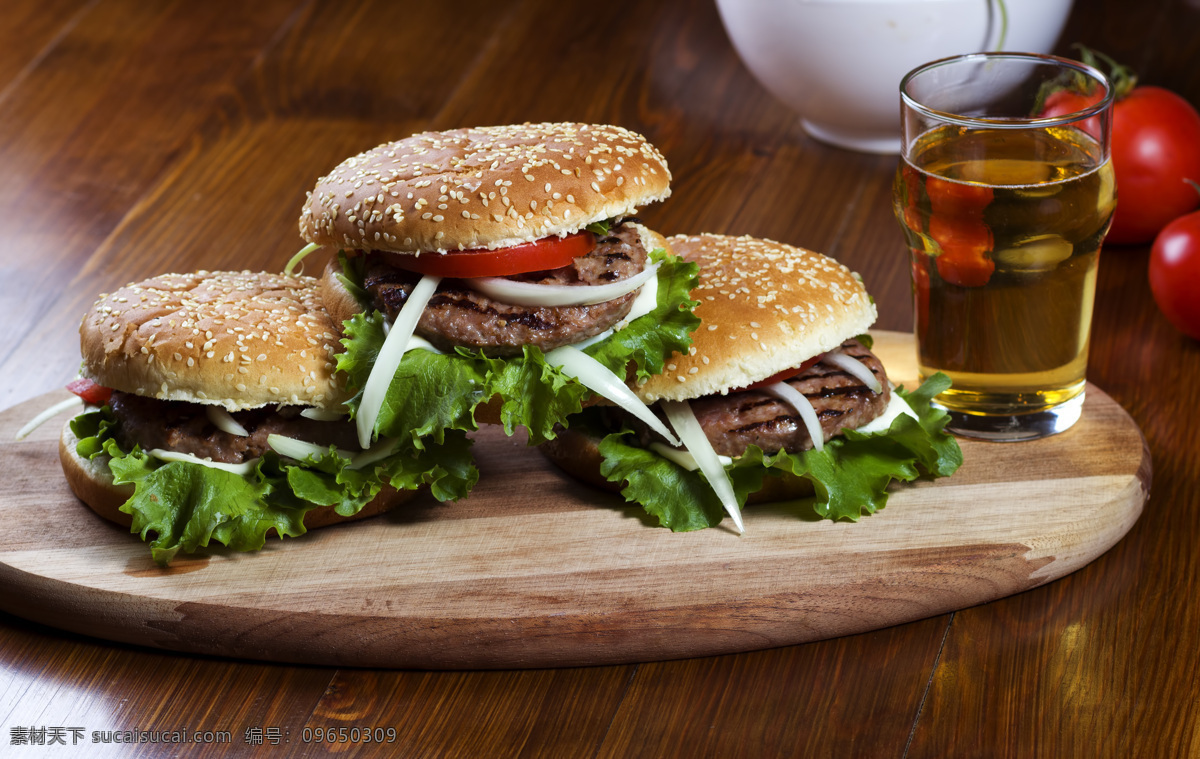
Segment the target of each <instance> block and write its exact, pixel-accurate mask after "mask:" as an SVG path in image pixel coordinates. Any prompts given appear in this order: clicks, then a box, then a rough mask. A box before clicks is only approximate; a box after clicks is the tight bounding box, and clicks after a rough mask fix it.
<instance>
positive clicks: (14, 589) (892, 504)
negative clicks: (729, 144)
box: [0, 332, 1151, 669]
mask: <svg viewBox="0 0 1200 759" xmlns="http://www.w3.org/2000/svg"><path fill="white" fill-rule="evenodd" d="M876 352H877V355H879V357H880V359H881V360H882V361H883V362H884V365H885V366H888V367H891V371H892V374H891V376H892V377H893V378H894V380H895V381H898V382H901V383H902V384H903V383H904V382H905V381H906V378H911V377H913V376H914V375H915V374H916V371H915V367H914V366H912V357H913V356H914V355H915V349H914V346H913V342H912V338H911V336H909V335H902V334H900V333H894V332H886V333H877V342H876ZM907 384H908V386H909V387H913V386H914V385H913V381H912V380H911V379H908V380H907ZM64 395H65V393H64ZM1088 396H1089V397H1088V399H1087V402H1086V404H1085V412H1084V416H1083V419H1082V420H1081V421H1080V422H1079V423H1078V424H1076V425H1075V426H1074V427H1073V428H1072V429H1070V430H1069V431H1068V432H1066V433H1064V434H1062V435H1058V436H1054V437H1051V438H1047V439H1045V440H1040V441H1037V442H1034V443H1030V444H1027V445H1011V444H1009V445H1002V444H992V443H984V442H977V441H964V442H963V448H964V452H963V456H964V460H965V463H964V466H963V467H962V469H961V470H960V471H959V472H958V473H957V474H956V475H955V476H954V477H951V478H943V479H941V480H937V481H925V482H918V483H916V484H914V485H912V486H907V485H904V486H899V485H898V486H897V487H895V489H894V492H893V493H892V495H891V497H890V499H889V502H888V506H887V507H886V508H885V509H883V510H882V511H880V512H878V513H877V514H875V515H873V516H870V517H869V518H865V519H862V520H860V521H859V522H857V523H850V522H839V523H832V522H827V521H823V520H820V519H817V518H816V516H815V514H813V513H812V511H811V508H808V509H807V510H806V509H805V505H806V502H804V501H800V502H791V503H785V504H771V505H766V506H756V507H751V508H750V509H749V510H748V512H747V515H746V518H747V520H748V521H747V528H748V529H747V532H746V533H745V534H744V535H742V536H740V537H739V536H737V535H736V534H735V533H733V532H732V531H731V530H729V529H719V528H718V529H710V530H703V531H697V532H693V533H680V534H675V533H671V532H670V531H668V530H664V529H655V528H652V527H650V526H648V525H647V524H645V523H644V522H645V521H646V519H645V515H644V514H643V513H642V512H641V510H640V509H639V508H636V507H627V506H625V504H624V500H623V499H622V498H620V497H619V496H613V495H610V494H608V493H604V492H600V491H595V490H593V489H591V488H588V487H586V486H583V485H581V484H580V483H578V482H575V481H573V480H571V479H570V478H568V477H565V476H563V475H562V474H561V473H560V472H559V471H558V470H557V469H555V467H554V466H553V465H552V464H550V463H549V462H548V461H547V460H546V459H545V458H544V457H542V456H541V455H540V453H539V452H538V451H537V450H536V449H531V448H529V447H528V446H525V445H522V444H521V442H520V441H519V440H517V439H514V438H508V437H505V436H504V434H503V431H502V430H501V429H500V428H498V427H484V428H483V429H482V430H480V432H479V433H478V434H477V435H475V446H474V449H473V450H474V453H475V456H476V458H477V460H478V463H479V468H480V478H481V481H480V483H479V485H477V486H476V488H475V490H474V491H472V494H471V495H470V496H469V497H468V498H466V499H463V500H462V501H459V502H457V503H453V504H438V503H437V502H436V501H434V500H433V499H432V498H429V497H428V496H423V497H421V498H419V499H418V501H417V502H416V503H410V504H408V505H406V506H404V507H402V508H401V509H400V510H399V511H398V512H393V513H390V514H388V515H385V516H384V517H380V518H377V519H372V520H369V521H366V522H362V523H356V524H352V525H343V526H339V527H337V528H333V529H325V530H321V531H313V532H311V533H309V534H308V535H306V536H304V537H303V538H301V539H298V540H295V541H292V540H288V541H286V542H276V541H271V542H270V543H269V544H268V547H267V549H266V550H263V551H261V552H258V553H255V554H237V553H231V552H227V551H223V550H220V549H219V548H218V549H216V550H205V551H202V552H200V553H198V554H194V555H191V556H181V557H178V558H177V559H176V560H175V561H174V562H173V563H172V564H171V566H170V567H168V568H167V569H165V570H164V569H161V568H159V567H158V566H156V565H155V564H154V563H153V562H152V561H151V560H150V558H149V555H148V551H147V549H146V547H145V546H144V545H143V544H141V543H140V541H139V540H137V538H136V537H135V536H131V535H129V534H128V533H127V532H126V531H125V530H121V529H114V528H113V527H112V526H111V525H109V524H108V523H107V522H105V521H103V520H101V519H99V518H97V517H96V515H95V514H93V513H92V512H91V511H90V510H88V509H86V508H84V507H83V506H82V504H81V503H80V502H79V501H78V500H77V499H76V498H75V497H74V496H73V495H72V494H71V492H70V490H69V489H68V488H67V487H66V486H65V483H64V481H63V478H62V477H61V470H60V468H59V466H58V461H57V457H58V454H57V436H56V430H57V429H58V428H59V427H60V426H61V420H58V421H59V423H58V424H54V425H45V426H43V427H42V428H40V429H39V430H38V434H37V435H35V436H32V437H31V438H29V439H27V440H25V441H21V442H0V469H5V470H15V471H20V472H22V473H23V474H22V476H21V478H20V480H19V481H18V482H17V483H15V487H14V488H13V489H12V490H9V491H7V492H5V493H3V494H0V523H3V524H5V525H6V530H5V531H4V533H3V535H0V582H2V583H3V584H4V585H5V587H6V588H7V591H8V592H7V593H6V594H5V596H4V597H3V599H0V607H2V608H3V609H4V610H6V611H9V612H12V613H15V614H19V615H21V616H24V617H27V618H29V619H33V620H35V621H38V622H42V623H44V624H48V625H52V626H54V627H61V628H64V629H67V630H71V631H73V632H78V633H84V634H90V635H98V636H101V637H104V638H110V639H112V640H118V641H123V642H127V643H137V644H142V645H148V646H157V647H161V648H168V649H174V650H179V651H190V652H195V653H205V654H217V655H222V656H231V657H240V658H251V659H269V660H277V661H291V662H304V661H307V662H314V663H320V664H330V665H339V666H367V667H408V668H426V669H470V668H473V669H480V668H483V669H494V668H518V667H551V666H587V665H597V664H624V663H631V662H643V661H656V660H661V659H678V658H687V657H696V656H710V655H715V654H727V653H736V652H739V651H748V650H755V649H761V648H771V647H775V646H782V645H792V644H796V643H804V642H809V641H813V640H821V639H824V638H831V637H835V636H838V635H848V634H852V633H858V632H865V631H868V630H874V629H878V628H880V627H886V626H889V625H893V624H898V623H902V622H910V621H913V620H915V619H923V618H925V617H930V616H933V615H936V614H941V613H944V612H947V611H954V610H956V609H960V608H963V607H966V606H973V605H976V604H980V603H985V602H987V601H992V600H995V599H996V598H1000V597H1003V596H1006V595H1011V594H1012V593H1016V592H1018V591H1022V590H1027V589H1029V588H1032V587H1036V586H1037V585H1041V584H1043V583H1046V582H1049V581H1051V580H1055V579H1058V578H1059V577H1062V576H1063V575H1065V574H1067V573H1068V572H1072V571H1074V570H1076V569H1078V568H1079V567H1081V566H1083V565H1084V564H1086V563H1087V562H1089V561H1091V560H1093V559H1094V558H1096V557H1097V556H1098V555H1100V554H1101V553H1103V552H1104V551H1106V550H1108V549H1109V548H1110V547H1111V546H1112V545H1113V544H1114V543H1116V542H1117V541H1118V540H1119V539H1120V538H1121V537H1123V536H1124V535H1125V533H1126V532H1128V530H1129V528H1130V527H1132V526H1133V523H1134V522H1135V521H1136V520H1137V518H1138V516H1139V515H1140V514H1141V511H1142V505H1143V503H1144V502H1145V499H1146V497H1147V496H1148V495H1149V492H1150V478H1151V463H1150V458H1149V452H1148V451H1147V450H1146V448H1145V441H1144V440H1143V439H1142V436H1141V433H1140V432H1139V431H1138V429H1137V426H1136V425H1135V424H1134V423H1133V421H1132V420H1131V419H1130V418H1129V416H1128V414H1126V413H1125V412H1124V411H1123V410H1122V409H1121V408H1120V406H1118V405H1117V404H1116V403H1115V402H1113V400H1112V399H1111V398H1109V397H1108V396H1107V395H1106V394H1104V393H1103V392H1102V391H1100V390H1099V389H1098V388H1096V387H1091V388H1089V391H1088ZM58 398H59V394H50V395H48V396H43V398H42V399H39V400H41V401H43V405H47V406H48V405H50V404H51V403H52V402H53V401H55V400H57V399H58ZM37 405H38V404H37V402H36V401H35V402H33V403H30V404H24V405H22V406H18V407H17V408H16V409H14V410H11V411H9V412H6V413H4V414H0V441H3V440H11V438H12V435H13V433H14V432H15V430H16V429H18V428H19V427H20V425H21V424H22V423H23V421H24V420H23V419H22V418H21V413H22V412H23V411H24V412H26V413H27V415H28V416H32V414H31V413H30V412H32V411H34V409H35V408H36V406H37ZM31 407H33V408H31ZM48 525H53V528H54V531H55V532H56V533H57V534H58V535H60V536H70V538H69V539H67V538H65V537H60V538H59V539H57V540H53V541H51V542H49V543H47V541H46V538H45V532H46V528H47V526H48Z"/></svg>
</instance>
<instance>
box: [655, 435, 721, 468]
mask: <svg viewBox="0 0 1200 759" xmlns="http://www.w3.org/2000/svg"><path fill="white" fill-rule="evenodd" d="M650 450H652V451H654V452H655V453H657V454H658V455H659V456H662V457H663V458H664V459H669V460H671V461H673V462H675V463H676V464H678V465H679V466H681V467H683V468H684V469H686V470H688V471H689V472H694V471H696V470H697V469H699V468H700V465H699V464H697V463H696V457H695V456H693V455H692V454H691V453H689V452H688V451H686V450H680V449H679V448H672V447H671V446H669V445H664V444H662V443H660V442H658V441H657V440H654V441H651V443H650ZM717 461H720V462H721V466H729V465H730V464H732V463H733V459H731V458H730V457H728V456H722V455H720V454H717Z"/></svg>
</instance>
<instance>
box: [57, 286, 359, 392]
mask: <svg viewBox="0 0 1200 759" xmlns="http://www.w3.org/2000/svg"><path fill="white" fill-rule="evenodd" d="M79 334H80V350H81V352H82V354H83V369H82V373H83V375H84V376H85V377H88V378H90V379H92V380H94V381H95V382H97V383H99V384H101V385H103V386H105V387H111V388H113V389H116V390H121V391H123V392H127V393H134V394H136V395H142V396H148V397H151V398H158V399H160V400H175V401H189V402H192V403H203V404H212V405H219V406H223V407H225V408H226V409H228V410H230V411H238V410H241V409H248V408H256V407H259V406H266V405H270V404H279V403H286V404H296V405H305V406H315V407H318V408H326V407H332V406H336V405H338V404H340V403H341V402H342V400H344V398H345V393H344V391H343V390H342V388H341V386H340V385H339V383H338V382H337V381H336V380H335V379H334V363H333V358H332V356H333V354H334V353H335V352H336V349H337V348H338V347H339V346H338V343H337V334H338V329H337V327H336V326H335V325H334V322H333V321H332V320H331V319H330V317H329V314H328V313H327V312H326V311H325V308H324V305H323V303H322V300H321V294H320V288H319V286H318V282H317V280H316V279H314V278H312V277H290V276H285V275H282V274H267V273H258V272H205V271H200V272H194V273H191V274H165V275H163V276H159V277H155V278H153V279H148V280H145V281H143V282H136V283H133V284H130V285H126V286H125V287H122V288H121V289H119V290H117V291H116V292H114V293H112V294H109V295H103V296H101V297H100V299H99V300H97V301H96V303H95V305H93V306H92V309H91V311H89V312H88V313H87V314H86V315H85V316H84V318H83V323H82V324H81V325H80V328H79Z"/></svg>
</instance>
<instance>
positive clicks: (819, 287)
mask: <svg viewBox="0 0 1200 759" xmlns="http://www.w3.org/2000/svg"><path fill="white" fill-rule="evenodd" d="M667 242H668V243H669V244H670V246H671V249H672V250H673V251H674V252H675V253H676V254H677V255H679V256H681V257H682V258H684V259H686V260H689V261H695V262H696V263H697V264H699V266H700V286H699V287H698V288H696V289H694V290H692V299H693V300H697V301H699V302H700V305H699V306H697V307H696V310H695V313H696V316H699V317H700V320H701V324H700V327H699V328H698V329H697V330H696V331H695V332H694V333H693V334H692V349H691V352H690V354H689V355H686V356H685V355H679V354H676V355H674V356H672V357H671V358H670V359H668V360H667V368H666V371H664V373H663V374H659V375H656V376H654V377H651V378H650V379H649V380H648V381H646V382H644V383H643V384H641V385H640V386H638V387H636V388H635V391H636V392H637V394H638V396H639V397H640V398H641V399H642V400H643V401H645V402H646V403H653V402H654V401H657V400H691V399H694V398H699V397H701V396H705V395H713V394H716V393H721V394H724V393H727V392H729V391H730V390H733V389H736V388H740V387H745V386H746V385H749V384H751V383H754V382H758V381H759V380H762V379H766V378H767V377H770V376H771V375H773V374H777V373H779V372H781V371H784V370H786V369H790V368H793V367H796V366H799V365H800V364H801V363H803V362H804V361H805V360H807V359H809V358H812V357H813V356H816V355H818V354H820V353H825V352H827V351H830V350H833V349H834V348H836V347H838V346H839V345H840V344H841V343H842V341H843V340H845V339H846V338H848V337H853V336H855V335H860V334H862V333H864V332H866V331H867V328H868V327H870V326H871V324H872V323H874V321H875V318H876V312H875V305H874V304H873V303H872V302H871V299H870V298H869V297H868V296H867V292H866V290H865V289H864V288H863V285H862V282H860V281H859V279H858V276H857V275H856V274H854V273H853V272H851V271H850V270H849V269H847V268H846V267H845V266H843V265H842V264H840V263H838V262H837V261H834V260H833V259H831V258H828V257H826V256H823V255H821V254H819V253H814V252H812V251H811V250H805V249H803V248H797V247H793V246H791V245H785V244H783V243H778V242H773V241H771V240H763V239H758V238H753V237H727V236H723V235H711V234H704V235H692V236H685V235H676V236H674V237H670V238H668V240H667Z"/></svg>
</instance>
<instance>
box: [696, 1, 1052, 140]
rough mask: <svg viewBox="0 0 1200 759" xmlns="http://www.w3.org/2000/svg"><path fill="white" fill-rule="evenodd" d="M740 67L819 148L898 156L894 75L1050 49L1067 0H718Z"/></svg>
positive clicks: (897, 97) (897, 98) (897, 100)
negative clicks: (956, 58) (950, 60)
mask: <svg viewBox="0 0 1200 759" xmlns="http://www.w3.org/2000/svg"><path fill="white" fill-rule="evenodd" d="M716 2H717V8H718V10H719V11H720V13H721V20H722V22H723V23H724V24H725V29H726V31H727V32H728V33H729V37H730V39H731V40H732V41H733V45H734V47H735V48H736V49H737V51H738V55H740V56H741V59H742V61H743V62H744V63H745V64H746V67H747V68H748V69H750V71H751V73H753V74H754V76H755V77H756V78H757V79H758V81H759V82H761V83H762V85H763V86H764V87H766V88H767V90H769V91H770V92H771V93H772V94H774V95H775V96H776V97H778V98H779V99H780V100H782V101H783V102H784V103H786V104H788V105H789V106H791V107H792V108H793V109H794V110H795V111H796V112H797V113H799V114H800V118H801V120H802V124H803V126H804V130H805V131H806V132H808V133H809V134H810V135H812V136H813V137H815V138H816V139H819V140H821V141H823V142H828V143H831V144H834V145H838V146H840V147H844V148H850V149H852V150H861V151H866V152H873V153H898V152H900V90H899V87H900V79H901V77H903V76H904V74H905V73H907V72H908V71H909V70H911V69H913V68H916V67H917V66H918V65H920V64H922V63H925V62H927V61H931V60H934V59H936V58H945V57H946V56H950V55H958V54H960V53H975V52H980V51H983V50H1000V49H1003V50H1014V51H1021V52H1028V53H1048V52H1050V50H1051V49H1052V48H1053V47H1054V45H1055V43H1056V42H1057V41H1058V36H1059V34H1060V33H1061V32H1062V28H1063V25H1064V24H1065V23H1066V20H1067V15H1068V14H1069V13H1070V11H1071V2H1072V0H1004V7H1005V10H1006V11H1007V18H1008V25H1007V26H1008V28H1007V31H1006V33H1005V37H1004V41H1003V44H1002V45H1001V43H1000V33H1001V26H1002V18H1003V16H1004V15H1005V14H1004V13H1002V11H1001V8H1000V6H999V4H998V2H997V0H716Z"/></svg>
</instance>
